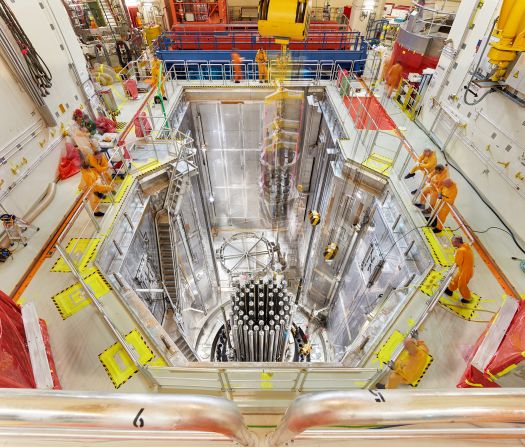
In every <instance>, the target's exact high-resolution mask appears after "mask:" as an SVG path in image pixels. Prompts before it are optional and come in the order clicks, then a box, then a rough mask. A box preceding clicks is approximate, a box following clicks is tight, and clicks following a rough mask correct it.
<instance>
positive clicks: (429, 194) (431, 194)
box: [415, 164, 448, 214]
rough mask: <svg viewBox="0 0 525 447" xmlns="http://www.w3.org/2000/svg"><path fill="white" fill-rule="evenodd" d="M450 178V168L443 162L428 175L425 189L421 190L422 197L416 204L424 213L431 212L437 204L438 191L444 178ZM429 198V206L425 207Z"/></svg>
mask: <svg viewBox="0 0 525 447" xmlns="http://www.w3.org/2000/svg"><path fill="white" fill-rule="evenodd" d="M446 178H448V168H447V167H446V166H443V165H441V164H439V165H436V167H435V168H434V170H433V171H432V173H431V174H430V175H429V176H428V179H427V182H426V185H425V187H424V188H423V190H422V191H421V197H420V198H419V203H416V204H415V205H416V206H417V207H418V208H420V209H422V210H423V212H424V213H426V214H429V213H430V212H432V210H433V209H434V207H435V206H436V202H437V200H438V194H439V193H438V191H439V190H440V188H441V184H442V183H443V180H445V179H446ZM427 200H428V205H429V207H428V208H426V209H425V203H426V201H427Z"/></svg>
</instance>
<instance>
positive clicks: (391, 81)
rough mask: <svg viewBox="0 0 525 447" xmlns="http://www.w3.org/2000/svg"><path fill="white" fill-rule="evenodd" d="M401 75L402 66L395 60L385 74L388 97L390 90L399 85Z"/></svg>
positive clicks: (390, 94) (390, 93)
mask: <svg viewBox="0 0 525 447" xmlns="http://www.w3.org/2000/svg"><path fill="white" fill-rule="evenodd" d="M402 75H403V66H402V65H401V64H400V63H399V62H396V63H395V64H394V65H392V67H390V69H389V70H388V73H387V75H386V85H387V95H388V97H389V98H391V97H392V92H393V91H394V89H396V88H398V87H399V83H400V82H401V77H402Z"/></svg>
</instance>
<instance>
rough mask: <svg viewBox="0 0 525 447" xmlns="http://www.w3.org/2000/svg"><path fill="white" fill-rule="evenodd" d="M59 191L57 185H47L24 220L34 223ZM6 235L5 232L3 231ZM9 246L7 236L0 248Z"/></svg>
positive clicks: (0, 242)
mask: <svg viewBox="0 0 525 447" xmlns="http://www.w3.org/2000/svg"><path fill="white" fill-rule="evenodd" d="M56 189H57V184H56V183H55V182H53V183H50V184H49V185H47V188H46V190H45V191H44V192H43V193H42V195H41V196H40V197H39V198H38V199H36V200H35V203H33V205H31V207H30V208H29V210H28V211H27V213H26V214H24V217H22V219H24V220H25V221H26V222H29V223H32V222H33V221H34V220H35V219H36V218H37V217H38V216H39V215H40V213H41V212H42V211H44V210H45V209H46V208H47V206H48V205H49V204H50V203H51V201H52V200H53V199H54V198H55V194H56ZM3 232H4V233H5V231H3ZM8 246H9V238H8V237H7V235H4V236H3V237H2V239H1V240H0V247H4V248H5V247H8Z"/></svg>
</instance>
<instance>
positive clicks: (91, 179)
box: [79, 160, 112, 217]
mask: <svg viewBox="0 0 525 447" xmlns="http://www.w3.org/2000/svg"><path fill="white" fill-rule="evenodd" d="M80 173H81V175H82V178H81V180H80V185H79V189H80V190H81V191H82V192H83V193H85V192H86V191H89V194H88V201H89V204H90V205H91V209H92V210H93V211H94V215H95V216H96V217H102V216H103V215H104V213H103V212H102V211H99V210H97V207H98V205H99V203H100V199H103V198H105V197H106V195H105V194H106V193H108V192H110V191H111V190H112V187H111V186H109V185H104V184H102V182H101V181H100V176H99V174H98V172H97V171H95V169H94V168H93V167H92V166H91V165H90V164H89V162H88V161H87V160H84V161H83V162H82V165H81V168H80Z"/></svg>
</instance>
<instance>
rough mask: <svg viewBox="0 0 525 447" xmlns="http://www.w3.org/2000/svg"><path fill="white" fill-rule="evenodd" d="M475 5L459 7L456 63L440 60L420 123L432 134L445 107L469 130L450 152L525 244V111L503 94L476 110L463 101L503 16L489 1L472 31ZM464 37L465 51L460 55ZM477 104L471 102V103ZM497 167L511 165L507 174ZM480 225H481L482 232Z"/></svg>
mask: <svg viewBox="0 0 525 447" xmlns="http://www.w3.org/2000/svg"><path fill="white" fill-rule="evenodd" d="M477 4H478V0H463V1H462V2H461V4H460V7H459V10H458V14H457V18H456V20H455V22H454V25H453V28H452V30H451V34H450V37H451V38H452V40H453V42H454V48H455V49H456V50H458V54H457V58H456V59H455V60H453V56H452V55H449V54H445V53H444V54H443V55H442V56H441V59H440V61H439V65H438V68H437V72H436V75H435V76H434V79H433V82H432V84H431V87H430V88H429V90H428V92H427V94H426V96H425V98H424V107H423V110H422V113H421V115H420V117H419V119H420V121H421V122H422V123H423V125H424V126H425V127H426V128H427V129H430V128H431V126H432V125H433V123H434V121H435V119H436V116H437V112H438V110H439V109H440V105H441V106H442V107H443V108H445V109H447V110H448V111H450V113H449V114H453V115H454V116H455V117H457V120H459V121H460V122H461V123H462V125H465V127H464V128H460V129H459V130H458V131H457V132H456V135H455V136H454V138H453V139H452V140H451V141H450V143H449V144H448V146H447V152H448V153H449V154H450V156H451V157H452V158H453V160H454V161H455V162H456V163H457V164H458V165H459V166H460V167H461V168H462V169H463V170H464V172H465V173H466V174H467V175H468V177H469V178H470V180H471V181H472V182H473V183H474V184H475V185H476V187H477V188H478V189H479V190H481V192H482V193H483V195H484V196H485V198H486V199H487V200H488V201H489V202H490V203H491V205H492V206H493V207H494V208H495V209H496V210H497V211H498V213H499V214H500V215H501V217H502V218H503V219H504V220H505V221H506V222H507V223H508V224H509V225H510V226H511V227H512V228H513V230H514V231H515V232H516V233H517V234H519V235H520V237H521V238H523V239H525V225H524V224H523V222H525V182H524V181H522V180H520V179H518V178H516V174H518V173H520V174H522V175H523V176H524V177H525V165H524V164H523V163H522V162H521V161H520V159H519V158H520V157H521V156H522V155H523V154H524V153H525V109H524V108H521V107H519V106H518V105H517V104H515V103H513V102H512V101H510V100H509V99H507V98H506V97H504V96H503V95H501V94H499V93H492V94H490V95H489V96H487V97H486V98H485V99H484V100H483V101H482V102H480V103H479V104H478V105H475V106H469V105H467V104H465V102H464V100H463V92H464V86H465V85H466V83H467V80H468V78H469V75H468V73H467V71H468V69H469V67H470V66H471V64H472V62H473V60H474V56H475V54H476V46H477V44H478V41H479V40H480V39H482V38H483V37H484V36H485V35H487V34H488V32H489V30H490V27H491V25H492V22H493V20H494V19H495V18H496V17H497V16H498V15H499V10H500V2H499V1H497V0H488V1H485V4H484V6H483V7H482V8H481V9H480V10H479V12H478V13H477V15H476V17H475V21H474V23H475V26H474V28H473V29H472V30H470V31H468V30H467V28H468V23H469V19H470V17H471V13H472V11H473V10H474V8H475V7H476V5H477ZM465 32H466V39H465V41H464V44H465V47H464V48H463V49H461V48H460V45H461V38H462V36H463V34H464V33H465ZM455 64H457V66H456V65H455ZM448 69H449V70H450V73H449V74H448V75H447V70H448ZM473 99H474V98H473V97H472V96H470V99H469V101H470V102H471V101H472V100H473ZM436 101H437V102H439V104H440V105H438V104H436ZM447 115H448V114H443V113H442V114H441V115H440V118H439V120H438V121H437V122H436V123H435V125H434V129H435V133H436V134H437V136H438V137H440V140H444V139H445V138H446V135H448V134H449V133H450V131H449V125H450V122H451V120H450V119H449V118H447ZM489 145H490V146H489ZM498 162H502V163H507V162H510V164H509V166H508V167H507V168H504V167H503V166H502V165H500V164H499V163H498ZM524 163H525V160H524ZM480 208H481V207H480ZM472 224H473V225H474V224H475V222H472ZM482 224H483V223H482V222H479V226H482Z"/></svg>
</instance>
